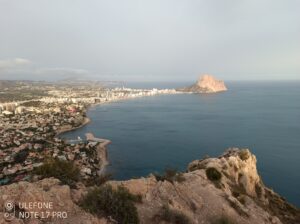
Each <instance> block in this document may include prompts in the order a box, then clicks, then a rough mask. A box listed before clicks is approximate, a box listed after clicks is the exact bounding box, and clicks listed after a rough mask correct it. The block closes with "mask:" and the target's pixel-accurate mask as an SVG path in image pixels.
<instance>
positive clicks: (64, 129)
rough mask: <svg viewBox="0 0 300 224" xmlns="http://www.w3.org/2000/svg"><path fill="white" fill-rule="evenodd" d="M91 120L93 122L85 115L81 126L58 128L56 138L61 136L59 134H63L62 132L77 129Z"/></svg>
mask: <svg viewBox="0 0 300 224" xmlns="http://www.w3.org/2000/svg"><path fill="white" fill-rule="evenodd" d="M90 122H91V119H90V118H89V117H84V119H83V122H82V123H81V124H80V125H79V126H77V127H71V128H62V129H60V130H58V131H57V132H56V134H55V138H59V135H61V134H64V133H67V132H71V131H75V130H76V129H79V128H82V127H84V126H85V125H87V124H88V123H90Z"/></svg>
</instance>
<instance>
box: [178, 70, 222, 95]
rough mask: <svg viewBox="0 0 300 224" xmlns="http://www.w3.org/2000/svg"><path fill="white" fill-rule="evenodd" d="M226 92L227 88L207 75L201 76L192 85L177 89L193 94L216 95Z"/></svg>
mask: <svg viewBox="0 0 300 224" xmlns="http://www.w3.org/2000/svg"><path fill="white" fill-rule="evenodd" d="M226 90H227V87H226V86H225V84H224V82H223V81H221V80H217V79H216V78H214V77H213V76H212V75H208V74H204V75H202V76H201V77H200V78H199V80H198V81H197V82H196V83H195V84H194V85H192V86H189V87H185V88H182V89H179V91H183V92H193V93H216V92H223V91H226Z"/></svg>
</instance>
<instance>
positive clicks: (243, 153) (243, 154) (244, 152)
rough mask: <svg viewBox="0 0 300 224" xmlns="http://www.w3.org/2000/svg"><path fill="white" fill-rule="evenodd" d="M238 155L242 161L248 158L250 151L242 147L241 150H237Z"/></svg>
mask: <svg viewBox="0 0 300 224" xmlns="http://www.w3.org/2000/svg"><path fill="white" fill-rule="evenodd" d="M239 157H240V158H241V160H243V161H245V160H247V159H249V158H250V152H249V150H248V149H242V150H241V151H239Z"/></svg>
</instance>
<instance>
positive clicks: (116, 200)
mask: <svg viewBox="0 0 300 224" xmlns="http://www.w3.org/2000/svg"><path fill="white" fill-rule="evenodd" d="M140 201H141V198H140V196H136V195H133V194H131V193H130V192H129V191H128V190H127V189H126V188H125V187H122V186H118V188H117V189H113V188H112V186H111V185H103V186H101V187H95V188H93V189H92V190H91V191H89V192H88V194H87V195H86V196H85V197H84V198H83V200H82V202H81V203H80V205H81V206H82V207H83V208H84V209H85V210H86V211H88V212H90V213H93V214H97V215H99V216H111V217H112V218H113V219H115V220H116V221H117V222H118V223H122V224H136V223H139V218H138V213H137V209H136V207H135V205H134V202H140Z"/></svg>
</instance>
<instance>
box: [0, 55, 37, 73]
mask: <svg viewBox="0 0 300 224" xmlns="http://www.w3.org/2000/svg"><path fill="white" fill-rule="evenodd" d="M31 63H32V62H31V61H30V60H28V59H25V58H14V59H6V60H0V70H8V69H15V68H20V67H22V66H27V65H30V64H31Z"/></svg>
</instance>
